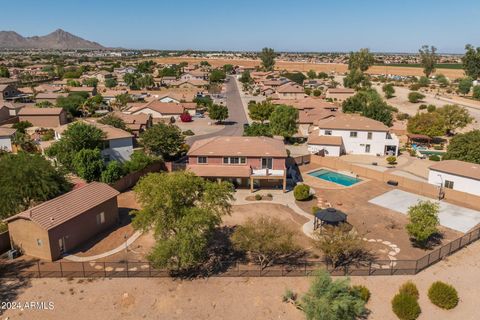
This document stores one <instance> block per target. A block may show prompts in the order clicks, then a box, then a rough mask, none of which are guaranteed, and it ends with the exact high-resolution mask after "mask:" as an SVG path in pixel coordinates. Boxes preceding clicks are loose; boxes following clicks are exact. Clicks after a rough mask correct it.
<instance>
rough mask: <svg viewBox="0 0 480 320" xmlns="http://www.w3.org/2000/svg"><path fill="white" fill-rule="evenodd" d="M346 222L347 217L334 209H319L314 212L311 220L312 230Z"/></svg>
mask: <svg viewBox="0 0 480 320" xmlns="http://www.w3.org/2000/svg"><path fill="white" fill-rule="evenodd" d="M344 222H347V215H346V214H345V213H343V212H342V211H339V210H337V209H335V208H326V209H319V210H317V212H315V219H314V220H313V230H316V229H317V228H318V227H322V226H323V225H324V224H328V225H333V226H337V225H338V224H340V223H344Z"/></svg>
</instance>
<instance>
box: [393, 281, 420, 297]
mask: <svg viewBox="0 0 480 320" xmlns="http://www.w3.org/2000/svg"><path fill="white" fill-rule="evenodd" d="M398 292H399V293H405V294H409V295H411V296H413V297H415V298H416V299H418V297H419V293H418V289H417V286H416V285H415V283H413V282H412V281H407V282H405V283H404V284H402V286H401V287H400V289H399V290H398Z"/></svg>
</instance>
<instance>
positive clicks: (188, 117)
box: [180, 112, 192, 122]
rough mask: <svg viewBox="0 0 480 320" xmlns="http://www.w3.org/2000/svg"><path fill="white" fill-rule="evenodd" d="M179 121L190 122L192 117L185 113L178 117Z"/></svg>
mask: <svg viewBox="0 0 480 320" xmlns="http://www.w3.org/2000/svg"><path fill="white" fill-rule="evenodd" d="M180 120H181V121H182V122H192V116H191V115H190V113H188V112H185V113H182V114H181V115H180Z"/></svg>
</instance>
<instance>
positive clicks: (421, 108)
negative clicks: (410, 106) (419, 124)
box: [418, 104, 428, 110]
mask: <svg viewBox="0 0 480 320" xmlns="http://www.w3.org/2000/svg"><path fill="white" fill-rule="evenodd" d="M427 108H428V106H427V105H426V104H421V105H420V106H419V107H418V110H425V109H427Z"/></svg>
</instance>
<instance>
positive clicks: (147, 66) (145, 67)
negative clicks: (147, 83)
mask: <svg viewBox="0 0 480 320" xmlns="http://www.w3.org/2000/svg"><path fill="white" fill-rule="evenodd" d="M155 65H156V63H155V62H154V61H152V60H147V61H142V62H140V63H139V64H138V65H137V71H138V72H140V73H152V72H153V67H154V66H155Z"/></svg>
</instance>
